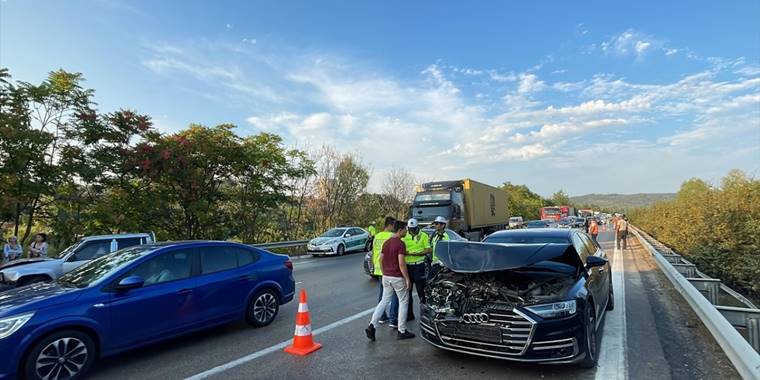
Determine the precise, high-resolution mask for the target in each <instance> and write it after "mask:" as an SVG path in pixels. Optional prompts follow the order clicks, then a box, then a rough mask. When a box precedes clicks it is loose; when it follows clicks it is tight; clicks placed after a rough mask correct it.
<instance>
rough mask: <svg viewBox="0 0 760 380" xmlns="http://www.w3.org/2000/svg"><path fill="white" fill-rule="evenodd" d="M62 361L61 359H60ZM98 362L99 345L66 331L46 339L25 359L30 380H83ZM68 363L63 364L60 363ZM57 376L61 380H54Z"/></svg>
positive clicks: (25, 372) (26, 374)
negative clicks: (96, 361)
mask: <svg viewBox="0 0 760 380" xmlns="http://www.w3.org/2000/svg"><path fill="white" fill-rule="evenodd" d="M59 358H60V359H59ZM95 358H97V352H96V348H95V342H94V341H93V340H92V338H91V337H90V336H89V335H87V334H86V333H84V332H82V331H77V330H63V331H59V332H56V333H53V334H50V335H48V336H46V337H44V338H42V339H41V340H40V341H39V342H37V344H35V345H34V347H32V349H31V350H30V351H29V354H28V355H27V356H26V358H25V359H24V375H25V376H26V379H29V380H37V379H44V378H65V379H72V380H76V379H82V378H84V377H85V376H86V375H87V373H88V372H89V371H90V369H91V368H92V365H93V364H94V363H95ZM61 359H62V360H64V362H63V363H60V361H59V360H61ZM55 373H57V374H58V375H57V377H55V376H50V375H51V374H55Z"/></svg>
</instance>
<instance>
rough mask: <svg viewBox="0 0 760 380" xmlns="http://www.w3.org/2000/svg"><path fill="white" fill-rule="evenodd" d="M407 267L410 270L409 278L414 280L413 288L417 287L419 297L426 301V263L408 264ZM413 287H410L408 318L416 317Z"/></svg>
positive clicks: (422, 301) (423, 301) (421, 300)
mask: <svg viewBox="0 0 760 380" xmlns="http://www.w3.org/2000/svg"><path fill="white" fill-rule="evenodd" d="M406 269H407V270H408V271H409V278H410V279H411V280H412V288H416V289H417V297H419V298H420V302H421V303H425V281H426V279H425V263H421V264H414V265H407V266H406ZM412 288H409V313H408V314H407V315H408V317H407V319H409V318H412V317H414V299H413V298H412Z"/></svg>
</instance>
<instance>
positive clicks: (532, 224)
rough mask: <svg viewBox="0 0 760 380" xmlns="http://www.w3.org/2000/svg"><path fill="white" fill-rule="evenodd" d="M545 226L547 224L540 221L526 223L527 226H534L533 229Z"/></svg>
mask: <svg viewBox="0 0 760 380" xmlns="http://www.w3.org/2000/svg"><path fill="white" fill-rule="evenodd" d="M546 224H547V223H546V222H542V221H533V222H528V225H529V226H535V227H538V226H545V225H546Z"/></svg>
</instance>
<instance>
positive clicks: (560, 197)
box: [552, 189, 570, 206]
mask: <svg viewBox="0 0 760 380" xmlns="http://www.w3.org/2000/svg"><path fill="white" fill-rule="evenodd" d="M552 203H553V204H554V205H555V206H563V205H569V204H570V197H568V196H567V194H565V192H564V191H563V190H562V189H560V190H559V191H558V192H556V193H554V194H553V195H552Z"/></svg>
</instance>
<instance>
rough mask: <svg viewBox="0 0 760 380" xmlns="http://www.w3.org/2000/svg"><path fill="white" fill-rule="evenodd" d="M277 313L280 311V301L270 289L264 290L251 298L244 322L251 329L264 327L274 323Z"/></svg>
mask: <svg viewBox="0 0 760 380" xmlns="http://www.w3.org/2000/svg"><path fill="white" fill-rule="evenodd" d="M278 311H280V301H279V298H278V297H277V293H275V292H274V290H272V289H264V290H262V291H259V292H258V293H256V294H255V295H254V296H253V298H251V303H250V304H249V305H248V312H247V314H246V321H247V322H248V323H249V324H251V325H252V326H253V327H264V326H266V325H268V324H270V323H272V321H274V318H275V317H276V316H277V312H278Z"/></svg>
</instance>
